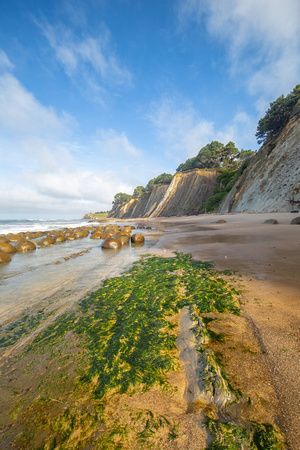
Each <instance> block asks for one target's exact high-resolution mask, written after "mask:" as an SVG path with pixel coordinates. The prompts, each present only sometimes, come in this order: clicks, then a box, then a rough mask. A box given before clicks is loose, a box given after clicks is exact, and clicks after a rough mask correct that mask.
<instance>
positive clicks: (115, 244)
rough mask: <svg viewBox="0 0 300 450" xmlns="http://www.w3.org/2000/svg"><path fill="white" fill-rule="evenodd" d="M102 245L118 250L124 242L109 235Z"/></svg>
mask: <svg viewBox="0 0 300 450" xmlns="http://www.w3.org/2000/svg"><path fill="white" fill-rule="evenodd" d="M101 247H102V248H105V249H113V250H117V249H118V248H121V247H122V244H121V242H120V241H118V240H117V239H114V238H111V237H109V238H107V239H105V241H104V242H103V243H102V245H101Z"/></svg>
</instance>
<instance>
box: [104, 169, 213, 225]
mask: <svg viewBox="0 0 300 450" xmlns="http://www.w3.org/2000/svg"><path fill="white" fill-rule="evenodd" d="M217 176H218V172H217V171H215V170H212V171H211V170H200V169H199V170H193V171H190V172H184V173H176V174H175V175H174V177H173V180H172V182H171V184H170V185H158V186H155V187H154V189H153V190H152V192H151V194H149V193H148V194H144V195H142V196H141V198H140V199H132V200H130V201H129V202H128V203H125V204H123V205H116V206H115V207H114V208H113V209H112V210H111V212H110V213H109V215H108V217H114V218H119V219H129V218H132V219H133V218H142V217H159V216H160V217H170V216H183V215H192V214H199V212H200V209H201V206H202V205H203V203H204V202H205V201H206V200H207V199H208V198H209V197H210V196H211V195H212V194H213V192H214V189H215V187H216V184H217Z"/></svg>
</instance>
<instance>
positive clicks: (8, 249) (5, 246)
mask: <svg viewBox="0 0 300 450" xmlns="http://www.w3.org/2000/svg"><path fill="white" fill-rule="evenodd" d="M0 250H2V251H3V252H5V253H16V251H17V249H16V247H14V246H13V245H12V244H10V243H9V242H1V241H0Z"/></svg>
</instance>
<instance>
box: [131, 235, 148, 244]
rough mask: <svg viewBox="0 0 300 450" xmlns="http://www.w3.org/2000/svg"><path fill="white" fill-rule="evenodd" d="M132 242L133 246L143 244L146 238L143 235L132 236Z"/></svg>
mask: <svg viewBox="0 0 300 450" xmlns="http://www.w3.org/2000/svg"><path fill="white" fill-rule="evenodd" d="M131 242H132V243H133V244H143V243H144V242H145V237H144V235H143V234H138V233H136V234H133V235H132V236H131Z"/></svg>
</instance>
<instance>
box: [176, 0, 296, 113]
mask: <svg viewBox="0 0 300 450" xmlns="http://www.w3.org/2000/svg"><path fill="white" fill-rule="evenodd" d="M177 6H178V10H177V11H178V17H179V21H180V24H181V26H182V27H183V26H184V25H185V26H187V25H188V23H189V22H190V21H191V20H192V21H196V22H198V23H199V25H203V24H205V26H206V28H207V30H208V32H209V33H210V35H211V36H212V37H214V38H217V39H219V40H220V41H221V42H222V43H224V44H226V45H227V47H226V49H227V51H228V58H229V62H230V66H231V74H232V76H236V75H239V76H242V77H244V83H245V86H246V87H247V89H248V92H249V93H250V94H251V95H254V96H256V97H258V100H257V106H258V107H259V108H260V109H261V108H263V105H264V109H265V107H266V106H268V102H269V101H272V100H274V99H275V98H276V97H277V96H279V95H281V94H287V93H288V92H289V91H291V90H292V89H293V87H294V86H295V85H296V84H297V83H298V82H299V76H300V33H299V21H300V2H299V1H298V0H285V1H284V2H283V1H282V0H243V1H240V0H228V1H226V2H224V1H220V0H202V1H201V2H200V1H198V0H179V2H178V4H177ZM259 112H261V111H259Z"/></svg>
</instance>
